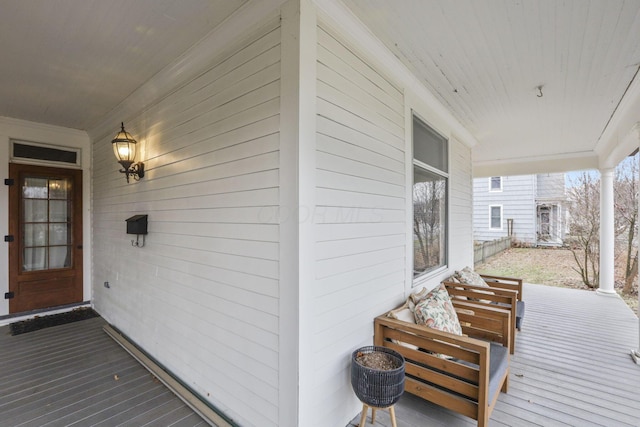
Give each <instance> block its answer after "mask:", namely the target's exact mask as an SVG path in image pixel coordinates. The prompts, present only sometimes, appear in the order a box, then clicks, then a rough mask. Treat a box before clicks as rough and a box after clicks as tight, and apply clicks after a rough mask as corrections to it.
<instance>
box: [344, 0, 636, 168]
mask: <svg viewBox="0 0 640 427" xmlns="http://www.w3.org/2000/svg"><path fill="white" fill-rule="evenodd" d="M344 3H345V4H346V5H347V6H348V7H349V8H350V9H351V11H352V12H353V14H354V15H356V16H357V17H358V18H359V19H360V20H361V21H362V22H363V23H364V24H365V25H366V26H367V27H369V28H370V30H371V31H372V32H373V34H374V35H375V36H377V37H378V38H379V39H380V40H381V41H382V42H383V43H384V44H385V45H386V46H387V47H388V48H389V49H390V50H391V51H392V52H393V53H394V54H395V55H396V56H397V57H398V58H400V60H401V61H402V62H403V63H404V65H405V66H406V67H408V68H409V69H410V70H411V71H412V72H413V73H414V74H415V75H417V76H418V77H419V79H420V80H421V81H422V82H423V83H424V84H425V85H426V86H427V87H428V88H429V89H430V90H431V91H432V92H433V94H434V95H435V96H436V97H437V98H438V99H439V100H440V102H442V103H443V104H444V105H445V106H446V107H447V108H449V109H450V110H451V111H452V112H453V114H454V115H455V116H456V117H457V119H458V120H459V121H460V122H461V123H462V124H463V125H464V126H465V127H467V128H468V130H469V131H470V132H471V133H472V135H473V136H474V137H475V138H476V140H477V145H476V146H475V147H474V149H473V162H474V168H475V171H474V173H475V174H476V175H493V174H496V175H500V174H502V173H500V172H501V171H503V170H511V171H512V172H519V173H527V172H544V170H542V169H551V170H554V169H555V170H570V169H580V168H584V167H597V166H610V165H608V163H612V165H615V164H616V163H617V162H618V161H620V160H621V159H622V158H623V157H624V156H625V155H628V154H629V153H630V152H631V151H632V150H633V148H627V147H620V145H622V144H623V143H626V144H627V145H633V144H634V143H635V145H636V147H637V143H638V139H637V136H635V141H634V140H633V139H634V138H631V140H629V138H628V135H629V132H630V131H631V130H632V127H633V126H634V125H635V123H636V122H638V121H639V120H640V109H639V106H640V104H639V103H638V99H639V98H640V97H639V91H638V89H637V87H636V86H634V85H632V84H631V83H632V81H633V80H634V78H635V79H636V80H637V78H636V75H637V72H638V66H639V63H640V43H638V40H640V2H638V1H623V0H591V1H585V0H568V1H562V2H559V1H538V0H520V1H516V0H469V1H450V0H402V1H392V2H391V1H387V0H344ZM635 83H636V84H637V83H638V82H637V81H636V82H635ZM540 86H541V92H542V93H540V91H539V90H538V89H537V88H538V87H540ZM540 95H542V96H540ZM635 132H636V133H637V129H636V130H635ZM625 138H626V141H625ZM616 147H617V148H616ZM528 169H533V170H531V171H528ZM551 170H547V171H551Z"/></svg>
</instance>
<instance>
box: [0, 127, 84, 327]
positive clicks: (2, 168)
mask: <svg viewBox="0 0 640 427" xmlns="http://www.w3.org/2000/svg"><path fill="white" fill-rule="evenodd" d="M11 139H19V140H23V141H30V142H40V143H45V144H50V145H55V146H58V147H61V148H64V147H69V148H80V150H81V162H82V164H81V167H82V190H83V194H82V202H83V207H82V216H83V218H82V221H83V224H82V225H83V240H84V241H83V270H84V271H83V276H84V282H83V300H85V301H88V300H90V299H91V238H92V236H91V216H90V206H91V198H90V177H91V147H90V144H89V137H88V135H87V133H86V132H82V131H79V130H75V129H68V128H62V127H59V126H50V125H45V124H41V123H34V122H28V121H24V120H18V119H13V118H8V117H0V178H2V179H3V180H4V178H8V176H9V158H10V154H11V153H10V143H9V141H10V140H11ZM0 184H1V185H0V206H1V208H0V235H2V236H5V235H7V234H9V230H8V228H9V216H8V213H9V188H8V187H7V186H6V185H4V181H3V182H1V183H0ZM8 245H9V243H5V242H4V241H2V242H0V263H2V266H3V267H2V268H0V316H3V315H6V314H8V313H9V300H5V299H4V298H3V297H4V293H5V292H8V291H9V271H8V270H9V268H8V266H9V246H8Z"/></svg>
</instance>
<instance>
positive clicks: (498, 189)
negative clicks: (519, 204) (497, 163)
mask: <svg viewBox="0 0 640 427" xmlns="http://www.w3.org/2000/svg"><path fill="white" fill-rule="evenodd" d="M493 178H500V188H493V187H491V180H492V179H493ZM489 192H490V193H500V192H502V177H501V176H490V177H489Z"/></svg>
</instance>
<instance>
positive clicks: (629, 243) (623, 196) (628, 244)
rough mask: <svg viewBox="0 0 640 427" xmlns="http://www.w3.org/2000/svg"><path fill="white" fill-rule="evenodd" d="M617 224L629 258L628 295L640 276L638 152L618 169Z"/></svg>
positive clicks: (620, 247) (625, 289)
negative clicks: (639, 253) (639, 264)
mask: <svg viewBox="0 0 640 427" xmlns="http://www.w3.org/2000/svg"><path fill="white" fill-rule="evenodd" d="M614 191H615V199H614V203H615V223H616V236H618V238H617V241H618V243H619V244H617V245H616V249H617V250H619V251H622V254H621V255H622V256H624V258H625V269H624V287H623V289H622V292H623V293H624V294H631V293H632V292H633V285H634V282H635V279H636V277H637V275H638V250H637V235H638V155H637V154H636V155H634V156H630V157H627V159H625V160H624V161H622V162H621V163H620V164H619V165H618V167H617V168H616V179H615V181H614Z"/></svg>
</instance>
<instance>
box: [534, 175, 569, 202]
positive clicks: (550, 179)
mask: <svg viewBox="0 0 640 427" xmlns="http://www.w3.org/2000/svg"><path fill="white" fill-rule="evenodd" d="M536 181H537V186H536V190H537V191H536V199H537V200H541V201H545V200H565V199H566V197H567V195H566V190H565V187H566V185H565V174H564V173H544V174H538V175H536Z"/></svg>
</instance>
